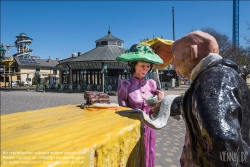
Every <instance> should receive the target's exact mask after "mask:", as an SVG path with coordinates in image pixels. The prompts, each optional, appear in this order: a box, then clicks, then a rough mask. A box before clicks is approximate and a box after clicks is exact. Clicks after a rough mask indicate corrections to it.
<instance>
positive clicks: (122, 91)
mask: <svg viewBox="0 0 250 167" xmlns="http://www.w3.org/2000/svg"><path fill="white" fill-rule="evenodd" d="M129 85H130V82H129V81H128V80H120V81H119V83H118V90H117V98H118V104H119V105H120V106H124V107H128V102H127V97H128V88H129Z"/></svg>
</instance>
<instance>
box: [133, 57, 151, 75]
mask: <svg viewBox="0 0 250 167" xmlns="http://www.w3.org/2000/svg"><path fill="white" fill-rule="evenodd" d="M149 70H150V63H146V62H142V61H139V62H138V63H137V64H136V65H135V73H134V75H133V76H134V77H136V78H139V79H142V78H144V77H145V75H146V74H147V73H148V71H149Z"/></svg>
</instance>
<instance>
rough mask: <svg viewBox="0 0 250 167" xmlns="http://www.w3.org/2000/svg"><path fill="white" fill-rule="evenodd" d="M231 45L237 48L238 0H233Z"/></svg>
mask: <svg viewBox="0 0 250 167" xmlns="http://www.w3.org/2000/svg"><path fill="white" fill-rule="evenodd" d="M233 44H234V45H235V46H239V0H233Z"/></svg>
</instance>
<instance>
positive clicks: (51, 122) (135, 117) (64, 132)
mask: <svg viewBox="0 0 250 167" xmlns="http://www.w3.org/2000/svg"><path fill="white" fill-rule="evenodd" d="M124 110H129V108H124V107H119V108H118V109H117V110H115V109H97V108H88V109H81V108H80V107H79V106H77V105H66V106H59V107H54V108H46V109H41V110H34V111H27V112H19V113H14V114H7V115H1V166H3V167H4V166H18V167H21V166H24V167H27V166H81V167H93V166H98V167H123V166H127V165H128V166H132V167H133V166H135V167H140V166H142V163H143V158H144V146H143V136H142V134H143V133H142V131H143V129H142V126H141V121H140V119H141V118H140V115H139V114H135V113H127V112H125V111H124Z"/></svg>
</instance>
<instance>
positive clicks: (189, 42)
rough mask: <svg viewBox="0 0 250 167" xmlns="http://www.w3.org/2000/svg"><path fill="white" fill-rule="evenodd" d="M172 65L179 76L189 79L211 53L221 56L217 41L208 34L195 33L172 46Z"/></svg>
mask: <svg viewBox="0 0 250 167" xmlns="http://www.w3.org/2000/svg"><path fill="white" fill-rule="evenodd" d="M172 53H173V55H174V60H173V62H172V64H173V65H174V66H175V68H176V72H177V74H179V75H181V76H183V77H186V78H189V77H190V74H191V71H192V69H193V68H194V67H195V66H196V65H197V64H198V63H199V62H200V60H201V59H203V58H204V57H206V56H207V55H208V54H209V53H216V54H219V46H218V43H217V41H216V39H215V38H214V37H213V36H211V35H210V34H208V33H205V32H202V31H193V32H191V33H189V34H187V35H185V36H183V37H182V38H180V39H178V40H176V41H175V42H174V43H173V44H172Z"/></svg>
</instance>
